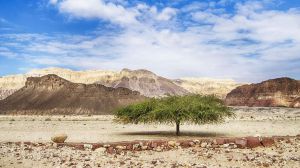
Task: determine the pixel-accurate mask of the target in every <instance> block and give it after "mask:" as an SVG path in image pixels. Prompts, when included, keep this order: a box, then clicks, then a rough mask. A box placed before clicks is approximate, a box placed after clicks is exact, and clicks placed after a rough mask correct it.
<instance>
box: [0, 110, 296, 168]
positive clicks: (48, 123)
mask: <svg viewBox="0 0 300 168" xmlns="http://www.w3.org/2000/svg"><path fill="white" fill-rule="evenodd" d="M234 111H235V112H236V117H235V118H232V119H227V120H226V121H225V122H224V123H222V124H214V125H210V124H207V125H188V124H184V125H182V126H181V132H182V136H180V137H176V136H175V134H174V131H175V126H173V125H157V124H156V125H154V124H151V125H134V124H132V125H123V124H118V123H115V122H113V116H24V115H22V116H7V115H3V116H0V167H96V166H98V167H259V166H262V167H299V165H300V152H299V151H298V150H299V149H300V140H299V138H292V139H291V140H289V141H288V142H285V141H282V142H279V143H276V146H273V147H270V148H255V149H227V148H224V149H223V148H220V149H211V148H199V147H198V148H197V147H192V148H187V149H180V148H179V149H173V150H170V151H162V152H156V151H141V152H126V154H125V153H123V154H121V155H110V154H106V153H104V152H103V151H97V150H96V151H92V150H83V151H81V150H75V149H72V148H71V147H60V148H58V147H53V144H52V143H51V136H53V135H54V134H57V133H65V134H67V135H68V139H67V140H66V142H118V141H131V140H152V139H153V140H154V139H168V140H178V139H193V138H201V137H243V136H275V135H276V136H286V135H289V136H296V135H299V134H300V109H295V108H294V109H293V108H258V107H255V108H254V107H253V108H248V107H238V108H237V107H235V108H234ZM28 141H29V142H43V143H46V144H49V145H46V146H42V147H39V146H30V145H28V146H27V145H25V146H24V145H23V146H18V145H15V144H14V143H7V142H28ZM24 149H25V150H24ZM249 158H250V159H249Z"/></svg>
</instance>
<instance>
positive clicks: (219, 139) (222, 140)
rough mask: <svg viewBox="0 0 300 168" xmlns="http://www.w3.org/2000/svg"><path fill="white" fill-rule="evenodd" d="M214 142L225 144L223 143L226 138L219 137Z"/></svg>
mask: <svg viewBox="0 0 300 168" xmlns="http://www.w3.org/2000/svg"><path fill="white" fill-rule="evenodd" d="M214 143H215V144H216V145H223V144H225V139H224V138H217V139H215V140H214Z"/></svg>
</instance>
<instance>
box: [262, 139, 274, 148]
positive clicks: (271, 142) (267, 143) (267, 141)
mask: <svg viewBox="0 0 300 168" xmlns="http://www.w3.org/2000/svg"><path fill="white" fill-rule="evenodd" d="M274 143H275V141H274V139H272V138H262V140H261V144H262V145H263V146H264V147H270V146H272V145H274Z"/></svg>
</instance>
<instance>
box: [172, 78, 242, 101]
mask: <svg viewBox="0 0 300 168" xmlns="http://www.w3.org/2000/svg"><path fill="white" fill-rule="evenodd" d="M174 82H175V84H177V85H178V86H181V87H182V88H184V89H186V90H188V91H189V92H190V93H195V94H204V95H211V94H213V95H216V96H217V97H219V98H221V99H224V98H225V97H226V95H227V94H228V93H229V92H230V91H231V90H233V89H235V88H236V87H238V86H241V85H242V84H241V83H237V82H235V81H234V80H230V79H211V78H182V79H177V80H174Z"/></svg>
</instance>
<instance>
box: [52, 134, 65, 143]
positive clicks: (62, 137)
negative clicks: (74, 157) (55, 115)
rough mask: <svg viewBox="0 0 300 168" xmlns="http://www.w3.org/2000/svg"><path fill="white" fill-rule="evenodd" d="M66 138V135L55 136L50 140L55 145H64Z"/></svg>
mask: <svg viewBox="0 0 300 168" xmlns="http://www.w3.org/2000/svg"><path fill="white" fill-rule="evenodd" d="M67 138H68V136H67V134H57V135H54V136H53V137H51V140H52V141H53V142H55V143H64V142H65V140H66V139H67Z"/></svg>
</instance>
